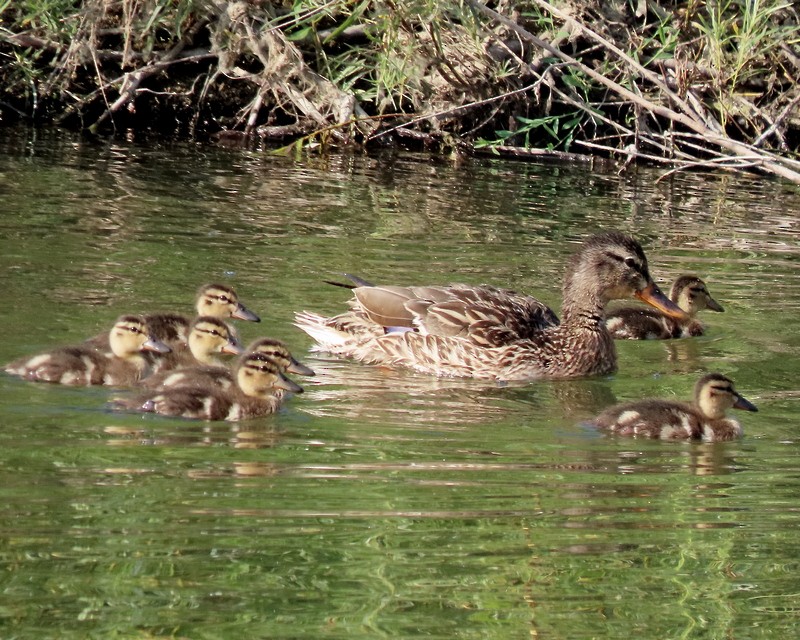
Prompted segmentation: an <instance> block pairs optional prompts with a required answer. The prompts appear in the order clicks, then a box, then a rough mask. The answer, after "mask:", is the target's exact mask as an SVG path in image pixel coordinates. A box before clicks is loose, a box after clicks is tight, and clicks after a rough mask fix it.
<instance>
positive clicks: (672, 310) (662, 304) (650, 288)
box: [633, 282, 689, 320]
mask: <svg viewBox="0 0 800 640" xmlns="http://www.w3.org/2000/svg"><path fill="white" fill-rule="evenodd" d="M633 295H634V296H636V298H638V299H639V300H641V301H642V302H645V303H647V304H649V305H650V306H651V307H655V308H656V309H658V310H659V311H660V312H661V313H663V314H665V315H667V316H669V317H670V318H675V319H676V320H689V314H687V313H686V312H685V311H684V310H683V309H681V308H680V307H679V306H678V305H677V304H675V303H674V302H673V301H672V300H670V299H669V298H667V296H665V295H664V294H663V293H661V289H659V288H658V286H657V285H656V283H655V282H651V283H650V284H648V285H647V286H646V287H645V288H644V289H642V290H641V291H637V292H636V293H635V294H633Z"/></svg>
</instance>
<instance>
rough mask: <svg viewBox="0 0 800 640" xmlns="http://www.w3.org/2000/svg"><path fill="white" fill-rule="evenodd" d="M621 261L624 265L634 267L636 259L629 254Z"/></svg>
mask: <svg viewBox="0 0 800 640" xmlns="http://www.w3.org/2000/svg"><path fill="white" fill-rule="evenodd" d="M623 262H624V263H625V266H626V267H630V268H631V269H635V268H636V260H634V259H633V258H631V257H630V256H628V257H627V258H625V260H623Z"/></svg>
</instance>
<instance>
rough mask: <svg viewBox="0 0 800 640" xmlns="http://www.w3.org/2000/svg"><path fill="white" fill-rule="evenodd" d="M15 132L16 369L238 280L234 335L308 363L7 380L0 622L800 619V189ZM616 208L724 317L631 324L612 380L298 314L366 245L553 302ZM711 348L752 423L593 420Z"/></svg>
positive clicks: (790, 622) (687, 177)
mask: <svg viewBox="0 0 800 640" xmlns="http://www.w3.org/2000/svg"><path fill="white" fill-rule="evenodd" d="M0 151H1V152H2V153H0V193H2V195H3V199H4V204H5V214H4V215H3V216H0V268H2V270H3V272H4V273H5V274H6V276H5V280H4V293H5V296H6V305H5V307H4V312H3V314H0V335H3V336H4V337H5V340H3V341H0V359H2V360H3V361H4V362H5V361H8V360H11V359H12V358H14V357H17V356H19V355H22V354H26V353H33V352H36V351H37V350H42V349H46V348H49V347H51V346H53V345H57V344H65V343H70V342H77V341H80V340H82V339H84V338H86V337H87V336H90V335H94V334H95V333H97V332H98V331H101V330H105V329H106V328H107V327H108V326H109V325H110V323H111V322H113V320H114V319H115V318H116V317H117V316H118V315H120V314H121V313H127V312H145V311H160V310H171V311H176V312H181V313H185V314H191V313H192V304H193V298H194V295H195V291H196V289H197V287H198V286H199V285H201V284H203V283H205V282H208V281H221V282H225V283H227V284H230V285H232V286H234V287H235V288H236V290H237V291H238V292H239V295H240V296H241V298H242V299H243V300H245V301H246V302H247V305H248V307H251V308H252V309H254V310H256V311H258V312H259V313H260V315H261V316H262V318H263V322H262V323H261V324H259V325H254V324H252V323H247V324H245V323H238V324H237V329H238V330H239V333H240V335H241V339H242V341H243V342H245V343H247V342H250V341H251V340H253V339H255V338H257V337H260V336H263V335H270V336H272V337H275V338H279V339H281V340H284V341H286V342H287V343H288V344H289V346H290V348H291V349H292V351H293V352H294V353H295V355H297V356H298V357H300V359H302V360H303V361H304V362H305V363H306V364H308V365H309V366H311V367H312V368H314V369H315V370H316V371H317V375H316V377H314V378H304V379H302V380H298V381H299V382H301V384H303V386H304V387H305V393H303V394H302V395H298V396H296V397H294V398H292V399H291V401H290V402H289V403H288V404H287V406H286V408H285V409H284V410H283V411H281V412H280V413H278V414H277V415H274V416H268V417H265V418H260V419H257V420H252V421H246V422H243V423H239V424H225V423H197V422H191V421H185V420H175V419H169V418H163V417H159V416H151V415H147V416H141V415H131V414H124V413H114V412H111V411H110V410H109V409H108V400H109V399H110V397H112V395H113V394H116V393H119V391H118V390H109V389H102V388H96V389H70V388H61V387H52V386H48V385H41V384H34V383H28V382H24V381H21V380H18V379H15V378H11V377H8V376H5V375H2V376H0V418H2V420H3V424H4V428H3V429H2V430H0V442H2V446H1V447H0V487H2V488H1V489H0V492H2V497H3V501H2V504H3V507H2V509H3V515H4V518H3V519H2V521H3V523H4V524H3V525H2V526H1V527H0V558H2V561H3V568H4V571H3V574H2V575H3V576H4V577H3V584H2V587H3V593H4V602H3V605H2V607H0V625H3V628H4V630H5V629H8V632H7V633H5V634H4V635H8V636H9V637H11V636H16V637H42V636H48V635H53V634H56V633H57V635H59V637H86V636H87V635H95V636H100V637H110V636H112V635H120V634H122V635H125V636H131V637H137V636H170V637H171V636H181V637H197V638H202V637H209V638H211V637H215V638H216V637H231V636H234V635H241V634H242V633H246V634H247V635H248V636H253V637H314V638H318V637H324V636H331V637H341V636H353V635H361V636H363V637H379V636H390V637H396V636H419V635H426V636H434V637H448V638H453V637H476V638H477V637H481V638H483V637H487V636H491V637H495V636H496V637H504V638H505V637H523V636H531V635H537V636H549V637H559V638H560V637H565V638H566V637H575V638H586V637H609V638H610V637H629V636H630V635H631V632H632V631H633V630H635V632H636V633H637V634H638V635H641V636H643V637H652V638H661V637H664V638H666V637H678V636H685V637H698V636H700V635H703V634H705V635H709V636H712V637H716V636H729V637H745V636H747V637H751V636H753V637H755V636H756V635H758V632H757V631H756V630H760V629H769V630H770V633H775V634H781V637H782V636H784V635H785V636H787V637H793V636H794V635H796V626H797V625H796V621H795V618H796V616H792V615H791V614H792V612H794V611H795V610H796V607H795V604H794V596H793V595H792V594H795V593H797V590H798V588H799V586H800V585H798V584H797V577H796V573H797V572H796V571H794V570H793V567H794V566H795V564H796V560H795V558H796V556H797V550H796V547H797V543H796V530H797V526H798V511H797V508H796V496H797V494H798V489H800V487H799V486H798V478H800V462H799V461H800V457H799V456H798V455H797V444H798V435H797V434H798V425H797V398H798V396H800V390H799V389H798V385H797V383H796V379H797V365H796V363H797V361H798V359H797V357H796V356H797V354H798V349H800V338H799V337H798V335H797V334H796V332H795V331H794V326H795V322H794V321H795V317H796V315H797V311H798V309H799V308H800V280H799V279H798V264H800V261H798V259H797V256H798V242H797V240H798V237H797V224H798V222H797V220H796V219H795V216H794V215H793V213H792V212H794V211H797V210H800V207H798V204H800V196H798V194H797V193H796V192H795V191H793V188H792V187H783V186H781V185H780V184H778V183H775V182H767V181H765V180H761V179H757V178H753V177H742V176H730V175H702V174H690V173H685V174H677V175H675V176H673V177H672V178H671V179H669V180H663V181H660V182H657V181H656V177H657V175H658V174H657V173H654V172H650V171H647V170H639V171H637V172H633V173H628V174H625V175H622V176H620V175H617V174H615V173H597V174H593V173H588V172H587V171H586V170H585V168H583V167H580V168H573V167H570V166H565V165H537V164H521V163H508V162H502V161H494V160H475V161H473V162H470V163H467V165H466V166H460V167H454V166H451V165H449V164H448V163H446V162H440V161H438V162H432V161H430V159H427V158H418V157H409V156H407V155H406V154H404V153H400V152H392V153H387V154H386V155H384V156H381V157H377V158H367V157H362V156H356V155H349V156H336V157H331V158H324V159H322V158H310V159H306V160H303V161H295V160H290V159H286V158H278V157H272V156H269V155H266V154H261V153H252V152H240V151H231V150H219V149H210V148H206V147H202V146H196V145H180V144H176V145H168V146H159V145H154V146H135V145H127V144H120V143H115V142H97V141H94V142H89V141H84V140H77V139H72V138H70V137H67V136H61V135H59V134H56V133H50V132H45V133H30V132H8V131H7V132H5V133H0ZM612 227H613V228H623V229H632V231H633V233H634V234H635V235H636V236H637V237H639V238H640V239H641V240H642V242H643V244H644V246H645V249H646V251H647V254H648V258H649V260H650V265H651V271H652V272H653V274H654V275H655V277H656V279H657V281H658V282H659V284H662V285H665V284H666V283H669V282H670V281H671V280H672V279H674V277H676V276H677V275H679V274H682V273H687V272H689V273H697V274H698V275H700V276H701V277H702V278H703V279H704V280H706V282H707V283H708V285H709V288H710V289H711V290H712V291H713V292H714V296H715V298H716V299H718V300H719V301H720V303H721V304H722V305H723V306H724V307H725V310H726V311H725V313H724V314H713V315H712V314H707V316H710V317H707V316H704V318H703V319H704V323H705V324H706V325H707V328H708V331H707V334H706V335H705V336H703V337H701V338H698V339H692V340H675V341H670V342H646V343H637V342H633V341H624V342H622V343H620V344H618V351H619V365H620V368H619V371H618V372H617V373H616V374H614V375H613V376H608V377H605V378H599V379H592V380H574V381H547V382H539V383H514V384H496V383H487V382H486V381H474V380H462V379H457V380H448V379H435V378H430V377H427V376H421V375H418V374H415V373H411V372H407V371H392V370H386V369H382V368H379V367H369V366H363V365H358V364H355V363H352V362H346V361H342V360H339V359H334V358H332V357H330V356H327V355H326V354H317V353H313V354H309V353H308V352H307V350H308V347H309V346H310V343H309V341H308V339H307V337H306V336H305V335H303V334H301V333H300V332H299V331H297V330H296V329H295V328H294V327H293V326H292V324H291V320H292V316H293V313H294V312H295V311H298V310H302V309H313V310H318V311H320V312H323V313H334V312H336V311H339V310H341V309H342V308H343V305H344V303H345V301H346V298H347V295H346V292H343V291H342V290H341V289H338V288H335V287H330V286H328V285H326V284H325V283H324V281H325V280H326V279H331V278H335V277H338V276H339V274H341V272H345V271H346V272H352V273H357V274H360V275H362V276H363V277H365V278H369V279H373V280H376V281H380V282H394V283H398V284H446V283H450V282H454V281H460V282H468V283H476V284H477V283H487V284H495V285H499V286H505V287H510V288H514V289H517V290H519V291H524V292H530V293H533V294H535V295H537V296H540V297H541V298H542V299H543V300H544V301H546V302H548V303H550V304H552V305H554V306H555V307H556V308H557V307H558V305H559V300H560V282H561V278H562V275H563V269H564V264H565V261H566V259H567V256H568V255H569V254H570V253H571V252H572V251H573V250H574V248H575V247H576V246H577V245H578V243H579V242H580V241H581V239H582V238H584V237H585V236H586V235H588V234H589V233H592V232H594V231H596V230H598V229H604V228H612ZM708 370H719V371H720V372H722V373H725V374H727V375H730V376H731V377H732V378H733V379H734V380H735V381H736V384H737V388H739V389H740V390H741V391H742V393H744V394H745V395H746V396H747V397H748V398H751V399H752V400H753V401H754V402H756V404H758V405H759V409H760V412H759V413H758V414H747V415H745V416H743V417H742V423H743V426H744V430H745V438H744V439H743V440H741V441H739V442H732V443H717V444H702V443H662V442H649V441H640V440H632V439H625V438H615V437H608V436H604V435H602V434H599V433H597V432H596V431H594V430H592V429H589V428H587V427H585V426H584V421H585V420H587V419H588V418H589V417H591V416H593V415H595V414H596V413H597V412H599V411H600V410H601V409H602V408H604V407H606V406H608V405H609V404H612V403H614V402H617V401H622V400H627V399H634V398H641V397H648V396H658V397H665V398H671V399H688V398H689V397H690V395H691V391H692V387H693V385H694V382H695V380H696V379H697V377H698V376H699V375H700V374H701V373H704V372H706V371H708ZM787 614H788V615H787ZM56 629H57V630H58V631H57V632H56V631H55V630H56ZM245 629H246V631H245ZM793 632H795V633H793Z"/></svg>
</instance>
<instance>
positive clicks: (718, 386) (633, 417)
mask: <svg viewBox="0 0 800 640" xmlns="http://www.w3.org/2000/svg"><path fill="white" fill-rule="evenodd" d="M731 408H733V409H743V410H745V411H758V409H756V407H755V405H753V404H752V403H751V402H750V401H749V400H747V399H745V398H743V397H742V396H741V395H739V393H738V392H737V391H736V389H735V388H734V386H733V382H731V380H730V378H726V377H725V376H723V375H721V374H719V373H709V374H708V375H705V376H703V377H702V378H700V380H698V381H697V384H695V387H694V402H693V403H692V404H688V403H684V402H672V401H669V400H641V401H639V402H627V403H623V404H618V405H615V406H613V407H609V408H608V409H606V410H605V411H603V412H602V413H601V414H600V415H599V416H597V417H596V418H595V419H594V420H592V421H591V422H590V424H592V425H594V426H596V427H598V428H599V429H602V430H604V431H608V432H610V433H616V434H618V435H622V436H641V437H644V438H660V439H661V440H705V441H706V442H713V441H718V440H733V439H734V438H738V437H740V436H741V435H742V427H741V425H740V424H739V422H738V421H736V420H734V419H733V418H726V417H725V413H726V411H727V410H728V409H731Z"/></svg>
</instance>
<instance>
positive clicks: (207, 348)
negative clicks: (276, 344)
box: [142, 316, 244, 386]
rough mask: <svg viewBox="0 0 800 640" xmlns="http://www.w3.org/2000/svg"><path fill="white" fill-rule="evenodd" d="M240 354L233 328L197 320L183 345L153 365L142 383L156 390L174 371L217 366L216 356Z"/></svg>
mask: <svg viewBox="0 0 800 640" xmlns="http://www.w3.org/2000/svg"><path fill="white" fill-rule="evenodd" d="M218 353H222V354H228V355H239V354H241V353H244V349H242V346H241V344H239V338H238V337H237V336H236V332H235V331H234V329H233V327H231V326H230V325H228V324H227V323H225V322H223V321H222V320H220V319H219V318H213V317H211V316H200V317H199V318H195V320H194V322H192V325H191V329H190V330H189V336H188V338H187V345H186V346H184V345H177V346H175V347H174V348H173V350H172V352H171V353H168V354H166V355H164V356H162V357H161V358H159V359H158V361H157V362H156V366H155V368H154V372H153V374H152V375H150V376H148V377H147V378H145V380H143V381H142V382H143V383H145V382H149V384H150V385H156V386H158V385H159V384H160V383H159V382H158V381H159V380H162V381H163V378H164V377H165V376H167V375H169V374H170V373H171V372H172V371H174V370H176V369H183V368H186V367H193V366H221V364H222V363H221V362H220V361H219V360H217V358H216V357H215V356H216V354H218Z"/></svg>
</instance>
